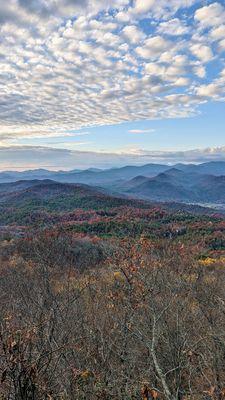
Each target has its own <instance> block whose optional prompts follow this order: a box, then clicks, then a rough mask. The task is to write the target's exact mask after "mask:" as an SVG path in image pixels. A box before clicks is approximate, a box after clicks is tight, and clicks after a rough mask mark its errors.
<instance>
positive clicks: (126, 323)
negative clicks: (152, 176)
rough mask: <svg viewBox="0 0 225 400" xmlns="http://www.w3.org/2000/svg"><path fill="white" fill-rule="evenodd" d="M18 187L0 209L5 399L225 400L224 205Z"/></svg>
mask: <svg viewBox="0 0 225 400" xmlns="http://www.w3.org/2000/svg"><path fill="white" fill-rule="evenodd" d="M69 189H70V188H69ZM69 189H68V190H69ZM30 193H31V192H30V191H29V198H30ZM18 196H19V198H20V207H18V210H17V212H16V210H15V209H13V208H12V207H14V205H13V198H12V203H11V204H8V207H9V208H8V209H7V208H6V205H4V210H5V211H4V212H3V209H2V216H1V218H2V221H3V220H4V226H2V227H1V229H0V232H1V235H0V237H1V240H0V296H1V302H0V307H1V309H0V379H1V386H0V398H1V399H2V400H6V399H7V400H8V399H10V400H11V399H16V400H30V399H43V400H44V399H46V400H47V399H48V400H53V399H54V400H55V399H57V400H58V399H61V400H67V399H68V400H72V399H74V400H75V399H76V400H84V399H90V400H92V399H93V400H97V399H99V400H117V399H124V400H131V399H132V400H141V399H144V400H148V399H162V400H164V399H165V400H175V399H176V400H184V399H186V400H187V399H193V400H198V399H199V400H200V399H223V398H224V397H225V334H224V332H225V293H224V279H225V276H224V275H225V221H224V216H223V215H222V214H221V215H219V214H217V215H214V214H213V212H212V211H210V212H208V214H207V212H205V213H204V209H200V208H199V209H198V208H196V209H195V208H191V207H190V208H189V209H188V210H183V211H181V210H179V211H177V210H176V206H175V204H174V208H173V209H172V208H171V209H167V208H166V206H165V207H163V206H159V205H158V206H157V205H154V204H152V205H150V204H148V203H146V204H145V203H141V202H136V203H135V201H128V200H124V199H121V200H120V202H119V201H118V199H117V200H115V199H113V198H111V200H110V198H109V197H108V196H106V197H104V195H103V194H102V195H101V198H100V202H98V200H99V197H98V198H97V200H96V202H94V200H93V199H94V197H95V196H96V193H95V192H93V193H92V196H93V198H92V197H89V198H88V199H89V200H88V203H87V202H86V203H84V206H83V208H75V209H73V210H72V209H71V207H70V204H71V203H67V205H66V204H65V206H64V208H63V206H62V204H63V202H62V201H61V203H60V211H59V208H58V205H57V204H58V203H57V196H55V194H54V199H55V202H54V207H53V202H52V200H51V202H50V203H48V199H45V201H44V203H42V204H40V203H38V207H37V203H36V206H35V204H34V203H32V202H27V197H26V196H25V197H24V196H22V197H21V196H20V195H18ZM17 198H18V197H16V199H17ZM76 198H77V197H76ZM86 198H87V197H86ZM32 199H33V198H31V200H32ZM22 201H25V203H24V204H22ZM32 201H33V200H32ZM64 201H65V198H64ZM46 202H47V203H46ZM81 203H82V202H81ZM49 204H51V207H50V206H49ZM68 204H69V206H68ZM31 206H32V207H33V211H32V207H31ZM72 206H73V207H74V203H73V204H72ZM78 206H80V200H79V202H78V204H77V207H78ZM2 207H3V206H2ZM7 210H8V214H7ZM12 210H14V211H12ZM19 210H22V211H21V214H20V213H19ZM10 211H11V216H12V217H11V219H7V218H8V215H10ZM14 212H16V213H15V214H14ZM15 216H16V218H15ZM6 217H7V218H6ZM4 218H5V219H4Z"/></svg>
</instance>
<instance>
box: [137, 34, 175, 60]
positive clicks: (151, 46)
mask: <svg viewBox="0 0 225 400" xmlns="http://www.w3.org/2000/svg"><path fill="white" fill-rule="evenodd" d="M169 47H170V42H169V41H168V40H166V39H164V38H163V37H162V36H154V37H151V38H149V39H146V40H145V42H144V43H143V46H142V47H138V48H137V49H136V52H137V54H138V55H139V56H141V57H143V58H146V59H154V58H156V57H158V56H159V55H160V54H161V53H162V52H163V51H166V50H167V49H169Z"/></svg>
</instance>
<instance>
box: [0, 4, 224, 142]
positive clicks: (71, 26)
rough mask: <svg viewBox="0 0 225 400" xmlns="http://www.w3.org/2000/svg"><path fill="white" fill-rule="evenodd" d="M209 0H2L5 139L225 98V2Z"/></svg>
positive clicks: (174, 112)
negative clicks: (206, 2) (205, 2)
mask: <svg viewBox="0 0 225 400" xmlns="http://www.w3.org/2000/svg"><path fill="white" fill-rule="evenodd" d="M202 3H203V2H201V1H200V2H199V1H198V0H185V1H183V0H170V1H169V2H168V1H166V0H145V1H143V0H132V1H130V0H101V1H99V0H7V1H5V0H0V37H1V40H0V90H1V99H0V143H2V144H5V145H6V144H7V143H8V144H10V142H11V141H13V142H14V143H15V142H16V140H17V139H20V138H22V137H37V136H46V135H49V136H60V135H62V134H63V133H64V132H67V131H68V130H71V129H81V128H84V127H89V126H98V125H107V124H116V123H121V122H125V121H134V120H144V119H154V118H180V117H188V116H191V115H194V114H195V112H196V110H197V107H198V105H199V104H201V103H203V102H207V101H209V100H211V99H213V100H219V101H221V100H224V97H225V96H224V88H225V69H224V66H223V54H224V50H225V37H224V15H225V7H224V6H223V1H218V2H210V4H209V5H205V6H203V4H202ZM193 6H194V7H193ZM178 10H180V11H181V12H180V13H177V11H178ZM178 14H179V17H178ZM143 19H145V25H144V24H143V23H142V20H143ZM146 26H148V27H149V28H151V29H146V28H144V27H146ZM215 60H216V61H217V70H216V76H213V78H210V76H208V74H207V68H208V65H209V64H210V63H211V62H212V61H215ZM214 75H215V74H214Z"/></svg>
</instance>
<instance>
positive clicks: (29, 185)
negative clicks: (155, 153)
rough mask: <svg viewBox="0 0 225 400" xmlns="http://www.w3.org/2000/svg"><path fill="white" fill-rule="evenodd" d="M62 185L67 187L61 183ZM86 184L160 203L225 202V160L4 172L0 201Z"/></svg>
mask: <svg viewBox="0 0 225 400" xmlns="http://www.w3.org/2000/svg"><path fill="white" fill-rule="evenodd" d="M41 182H42V183H41ZM62 184H64V186H60V185H62ZM41 185H42V186H41ZM85 185H86V186H87V185H88V187H89V190H91V188H92V190H96V191H97V192H101V193H102V194H103V193H104V194H107V195H108V196H117V197H120V198H121V197H124V196H125V197H133V198H139V199H141V200H148V201H157V202H182V203H199V204H201V203H202V204H212V205H213V204H214V203H215V204H224V205H225V162H209V163H204V164H199V165H195V164H187V165H186V164H175V165H174V166H168V165H163V164H146V165H143V166H126V167H122V168H112V169H108V170H99V169H95V168H90V169H88V170H84V171H77V170H72V171H68V172H66V171H58V172H55V171H48V170H45V169H39V170H29V171H24V172H10V171H8V172H2V173H0V203H1V202H3V201H4V200H3V199H4V198H5V199H6V198H8V199H9V197H10V193H12V194H13V193H14V196H15V194H16V193H17V195H16V198H17V201H19V197H20V196H21V191H23V192H24V194H26V197H27V198H28V197H29V196H28V194H29V193H30V192H31V189H32V194H33V195H34V193H36V201H41V200H44V198H45V193H48V196H49V195H50V192H54V190H53V188H54V187H55V193H54V196H57V195H58V192H57V188H58V189H59V193H60V194H59V195H60V196H62V195H63V196H64V195H66V191H68V192H70V191H72V192H73V191H74V190H75V187H77V188H79V190H80V191H81V188H84V186H85ZM37 187H39V193H38V191H37ZM4 193H5V194H4ZM19 193H20V194H19ZM54 196H53V197H54ZM37 199H38V200H37ZM33 200H34V199H33V198H32V201H33ZM66 200H68V199H66ZM83 201H84V200H83Z"/></svg>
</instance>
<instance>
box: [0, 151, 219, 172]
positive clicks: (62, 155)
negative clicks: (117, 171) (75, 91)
mask: <svg viewBox="0 0 225 400" xmlns="http://www.w3.org/2000/svg"><path fill="white" fill-rule="evenodd" d="M215 160H217V161H218V160H221V161H225V147H218V148H207V149H196V150H188V151H165V152H163V151H147V150H142V149H132V150H128V151H123V152H122V151H120V152H117V153H103V152H86V151H75V150H66V149H55V148H47V147H32V146H30V147H29V146H24V147H22V146H20V147H16V146H15V147H0V170H20V169H21V170H25V169H36V168H47V169H52V170H58V169H63V170H70V169H71V170H72V169H76V168H79V169H86V168H90V167H93V166H94V167H97V168H112V167H118V166H125V165H128V164H129V165H131V164H132V165H143V164H147V163H151V162H153V163H165V164H175V163H178V162H184V163H191V162H193V163H201V162H206V161H215Z"/></svg>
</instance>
